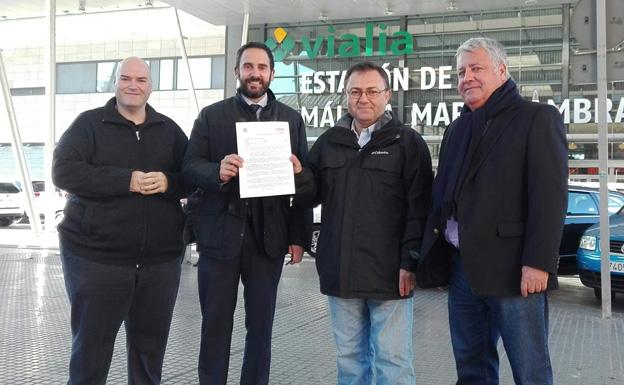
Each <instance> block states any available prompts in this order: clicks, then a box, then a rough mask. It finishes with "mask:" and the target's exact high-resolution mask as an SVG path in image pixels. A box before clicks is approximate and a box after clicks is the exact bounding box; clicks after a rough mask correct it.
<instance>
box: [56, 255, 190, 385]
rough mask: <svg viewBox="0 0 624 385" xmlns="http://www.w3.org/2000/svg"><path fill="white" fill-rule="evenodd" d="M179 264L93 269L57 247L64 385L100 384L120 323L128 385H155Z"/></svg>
mask: <svg viewBox="0 0 624 385" xmlns="http://www.w3.org/2000/svg"><path fill="white" fill-rule="evenodd" d="M180 259H181V257H178V258H176V259H175V260H173V261H171V262H167V263H163V264H159V265H155V266H145V267H140V268H138V269H137V268H135V267H127V266H112V265H104V264H100V263H95V262H92V261H90V260H88V259H86V258H84V257H82V256H78V255H75V254H73V253H71V252H69V251H68V250H67V248H66V247H63V246H62V245H61V261H62V264H63V273H64V277H65V287H66V289H67V294H68V295H69V301H70V303H71V330H72V350H71V358H70V363H69V381H68V383H67V384H68V385H104V384H105V383H106V378H107V377H108V371H109V369H110V364H111V359H112V357H113V349H114V345H115V339H116V337H117V332H118V331H119V328H120V327H121V324H122V322H123V324H124V326H125V329H126V350H127V354H128V384H129V385H157V384H160V380H161V376H162V365H163V359H164V356H165V348H166V347H167V338H168V336H169V327H170V325H171V318H172V316H173V308H174V305H175V300H176V296H177V294H178V286H179V284H180V272H181V261H180Z"/></svg>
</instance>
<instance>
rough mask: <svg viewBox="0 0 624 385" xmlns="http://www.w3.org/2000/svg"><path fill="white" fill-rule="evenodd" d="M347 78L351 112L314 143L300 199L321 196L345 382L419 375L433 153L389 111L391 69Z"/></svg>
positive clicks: (323, 263) (320, 257)
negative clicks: (418, 325) (418, 298)
mask: <svg viewBox="0 0 624 385" xmlns="http://www.w3.org/2000/svg"><path fill="white" fill-rule="evenodd" d="M345 84H346V94H347V98H348V111H349V112H348V113H347V114H346V115H345V116H343V117H342V118H341V119H339V121H338V122H337V124H336V126H335V127H332V128H330V129H329V130H327V131H326V132H325V133H323V135H321V136H320V137H319V138H318V140H317V141H316V143H315V144H314V146H313V147H312V149H311V150H310V154H309V168H307V167H306V168H305V169H304V170H303V172H302V173H301V175H298V176H297V181H298V182H297V194H298V195H297V196H296V198H295V199H296V200H297V199H300V198H305V199H311V201H312V202H311V203H313V204H318V203H321V204H322V205H323V211H322V223H323V227H322V231H321V236H320V239H319V246H318V249H317V258H316V266H317V270H318V273H319V278H320V285H321V292H322V293H323V294H325V295H327V296H328V300H329V310H330V314H331V320H332V327H333V334H334V339H335V341H336V347H337V358H338V384H339V385H343V384H371V383H372V381H373V378H376V379H377V381H376V383H377V384H380V385H381V384H395V385H402V384H415V378H414V368H413V364H412V360H413V358H412V356H413V353H412V317H413V310H412V307H413V300H412V290H413V288H414V273H413V272H414V270H415V264H416V259H417V258H418V250H419V249H420V243H421V238H422V229H423V227H424V221H425V219H426V216H427V210H428V207H429V201H430V195H431V181H432V171H431V157H430V155H429V150H428V148H427V145H426V144H425V142H424V141H423V139H422V138H421V137H420V135H418V133H416V131H414V130H412V129H410V128H407V127H404V126H403V124H402V123H401V122H400V121H399V120H398V119H397V117H396V116H395V115H394V113H393V112H392V111H386V105H387V104H388V101H389V100H390V95H391V90H390V87H389V81H388V77H387V76H386V73H385V71H384V70H383V68H381V67H380V66H378V65H376V64H373V63H369V62H364V63H359V64H356V65H354V66H352V67H351V68H349V70H348V71H347V73H346V77H345ZM295 168H297V167H295ZM299 194H301V195H299Z"/></svg>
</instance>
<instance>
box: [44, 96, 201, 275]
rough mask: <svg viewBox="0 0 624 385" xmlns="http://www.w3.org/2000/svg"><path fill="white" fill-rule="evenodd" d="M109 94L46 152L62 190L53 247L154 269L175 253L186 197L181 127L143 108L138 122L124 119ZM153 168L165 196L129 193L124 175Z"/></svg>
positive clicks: (179, 245) (127, 177) (179, 242)
mask: <svg viewBox="0 0 624 385" xmlns="http://www.w3.org/2000/svg"><path fill="white" fill-rule="evenodd" d="M115 105H116V99H115V98H114V97H113V98H112V99H110V100H109V101H108V103H106V105H105V106H104V107H100V108H96V109H93V110H89V111H86V112H83V113H82V114H80V115H79V116H78V117H77V118H76V120H75V121H74V122H73V123H72V124H71V126H70V127H69V128H68V129H67V131H66V132H65V133H64V134H63V136H62V137H61V139H60V141H59V143H58V145H57V146H56V149H55V151H54V158H53V164H52V178H53V181H54V184H55V185H56V186H57V187H59V188H61V189H64V190H66V191H67V192H69V197H68V199H67V204H66V205H65V210H64V213H65V218H64V219H63V221H62V222H61V223H60V225H59V227H58V230H59V238H60V241H61V245H62V247H64V248H67V249H69V251H71V252H73V253H75V254H77V255H80V256H82V257H84V258H87V259H89V260H92V261H95V262H99V263H103V264H109V265H122V266H141V265H156V264H159V263H164V262H168V261H171V260H173V259H175V258H177V257H179V256H180V255H181V253H182V247H183V242H182V229H183V227H184V213H183V212H182V209H181V207H180V198H183V197H184V196H186V195H187V193H188V192H189V190H188V187H186V185H184V184H183V183H182V182H181V178H180V174H179V173H180V169H181V167H182V160H183V157H184V152H185V150H186V145H187V137H186V135H185V134H184V132H183V131H182V129H181V128H180V127H179V126H178V125H177V124H176V123H175V122H174V121H173V120H171V119H169V118H168V117H166V116H165V115H162V114H159V113H158V112H156V111H155V110H154V109H153V108H152V107H151V106H149V105H147V106H146V111H147V116H146V119H145V122H144V123H143V124H141V125H138V126H137V125H135V124H134V123H133V122H131V121H129V120H127V119H125V118H124V117H123V116H121V115H120V114H119V112H117V109H116V108H115ZM134 170H138V171H143V172H150V171H161V172H163V173H165V175H166V176H167V181H168V188H167V191H166V192H165V193H159V194H154V195H149V196H146V195H141V194H138V193H132V192H130V191H129V188H130V179H131V175H132V171H134Z"/></svg>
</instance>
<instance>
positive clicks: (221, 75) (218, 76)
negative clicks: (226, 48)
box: [211, 56, 225, 88]
mask: <svg viewBox="0 0 624 385" xmlns="http://www.w3.org/2000/svg"><path fill="white" fill-rule="evenodd" d="M211 72H212V88H225V56H215V57H213V58H212V71H211Z"/></svg>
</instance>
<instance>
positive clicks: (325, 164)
mask: <svg viewBox="0 0 624 385" xmlns="http://www.w3.org/2000/svg"><path fill="white" fill-rule="evenodd" d="M324 155H325V156H323V157H321V161H320V164H319V168H320V169H321V170H323V169H326V168H341V167H344V165H345V163H346V162H347V160H346V158H345V156H344V155H343V154H340V153H337V152H327V154H324Z"/></svg>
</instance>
